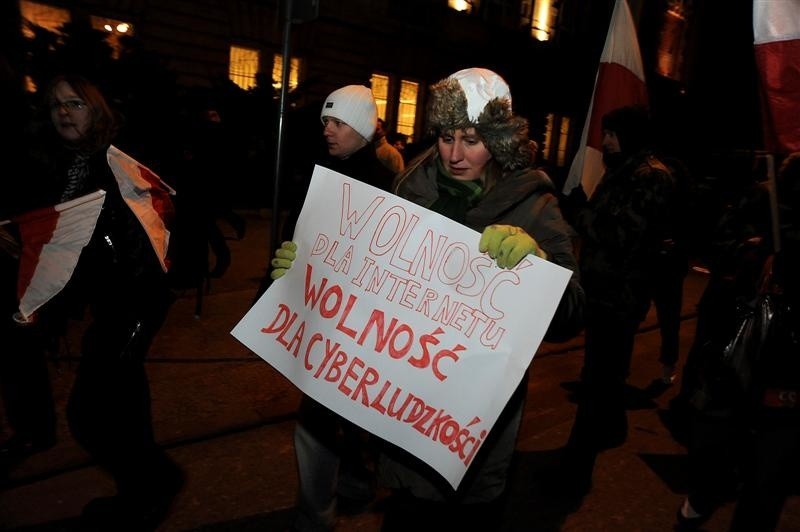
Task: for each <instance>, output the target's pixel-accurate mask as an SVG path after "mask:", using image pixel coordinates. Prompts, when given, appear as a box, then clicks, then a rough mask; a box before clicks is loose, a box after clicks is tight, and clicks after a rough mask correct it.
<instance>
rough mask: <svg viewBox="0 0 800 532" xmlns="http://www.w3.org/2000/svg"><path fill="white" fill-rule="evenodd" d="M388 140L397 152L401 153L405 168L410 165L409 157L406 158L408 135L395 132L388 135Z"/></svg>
mask: <svg viewBox="0 0 800 532" xmlns="http://www.w3.org/2000/svg"><path fill="white" fill-rule="evenodd" d="M386 140H387V141H388V142H389V144H391V145H392V146H394V147H395V148H396V149H397V151H399V152H400V155H401V156H402V157H403V167H404V168H405V165H406V164H407V163H408V157H407V156H406V155H407V154H406V146H407V145H408V135H406V134H405V133H400V132H394V133H388V134H387V135H386Z"/></svg>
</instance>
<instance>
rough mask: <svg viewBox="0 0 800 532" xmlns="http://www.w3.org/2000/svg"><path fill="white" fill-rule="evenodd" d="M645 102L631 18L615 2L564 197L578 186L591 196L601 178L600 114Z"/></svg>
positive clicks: (625, 8) (620, 2)
mask: <svg viewBox="0 0 800 532" xmlns="http://www.w3.org/2000/svg"><path fill="white" fill-rule="evenodd" d="M646 103H647V86H646V85H645V81H644V67H643V66H642V56H641V53H640V52H639V40H638V39H637V38H636V27H635V26H634V24H633V16H631V10H630V8H628V2H626V0H617V1H616V4H615V5H614V12H613V14H612V15H611V24H610V26H609V28H608V35H607V36H606V44H605V46H604V47H603V53H602V55H601V56H600V67H599V68H598V70H597V77H596V78H595V82H594V91H593V92H592V101H591V103H590V104H589V112H588V114H587V115H586V122H585V123H584V125H583V133H582V134H581V144H580V147H579V148H578V152H577V154H576V155H575V158H574V159H573V160H572V166H571V167H570V169H569V175H568V176H567V180H566V182H565V183H564V189H563V192H564V194H569V193H570V191H572V189H573V188H575V187H577V186H578V185H579V184H582V185H583V191H584V192H585V193H586V196H587V197H591V196H592V194H593V193H594V189H595V187H597V183H598V182H599V181H600V178H601V177H602V176H603V171H604V166H603V147H602V141H603V133H602V130H601V124H600V122H601V120H602V118H603V115H605V114H606V113H608V112H609V111H612V110H614V109H616V108H618V107H624V106H626V105H636V104H646Z"/></svg>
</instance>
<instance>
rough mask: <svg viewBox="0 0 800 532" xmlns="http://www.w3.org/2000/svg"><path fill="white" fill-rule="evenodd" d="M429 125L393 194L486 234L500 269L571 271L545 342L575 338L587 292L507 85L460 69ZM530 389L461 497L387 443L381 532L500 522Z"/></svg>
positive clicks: (494, 436)
mask: <svg viewBox="0 0 800 532" xmlns="http://www.w3.org/2000/svg"><path fill="white" fill-rule="evenodd" d="M426 119H427V127H428V129H429V130H430V132H431V135H432V138H434V139H435V143H434V144H433V145H432V146H431V147H430V148H428V149H427V150H426V151H425V152H424V153H423V154H421V155H420V156H419V157H418V158H416V159H415V160H414V161H413V162H412V163H411V164H410V165H409V166H408V167H407V168H406V170H405V171H404V172H403V173H402V174H400V175H399V176H398V178H397V185H396V186H395V189H394V190H395V193H396V194H397V195H399V196H400V197H402V198H405V199H407V200H410V201H412V202H414V203H417V204H419V205H422V206H424V207H426V208H428V209H431V210H432V211H435V212H437V213H439V214H442V215H444V216H446V217H448V218H450V219H451V220H454V221H456V222H459V223H461V224H464V225H466V226H468V227H471V228H473V229H475V230H476V231H480V232H482V235H481V239H480V242H475V245H476V246H478V247H479V250H480V251H481V252H484V251H486V252H488V253H489V256H490V257H492V258H493V259H495V260H497V261H498V264H501V265H502V267H507V268H511V267H514V266H515V265H516V264H517V263H518V262H519V261H520V260H521V259H522V258H523V257H524V256H526V255H528V254H530V255H536V256H537V257H539V258H542V259H545V260H548V261H551V262H553V263H555V264H558V265H560V266H563V267H565V268H567V269H569V270H572V271H573V272H574V273H573V276H572V278H571V279H570V281H569V284H568V286H567V288H566V290H565V292H564V295H563V296H562V299H561V301H560V303H559V306H558V309H557V311H556V313H555V316H554V318H553V320H552V322H551V323H550V327H549V328H548V331H547V334H546V337H545V338H546V339H547V340H549V341H563V340H565V339H568V338H570V337H572V336H574V335H576V334H578V333H579V332H580V330H581V328H582V325H583V306H584V294H583V290H582V288H581V285H580V283H579V281H578V273H577V264H576V261H575V256H574V254H573V249H572V242H571V237H570V228H569V226H568V225H567V223H566V222H565V220H564V219H563V217H562V216H561V212H560V209H559V206H558V200H557V198H556V195H555V194H556V191H555V188H554V186H553V183H552V182H551V181H550V179H549V178H548V177H547V176H546V175H545V174H543V173H541V172H538V171H536V170H534V169H532V168H531V166H530V165H531V160H532V155H531V152H530V149H531V144H530V142H529V139H528V124H527V121H526V120H525V119H524V118H522V117H520V116H517V115H515V114H514V113H513V111H512V109H511V93H510V90H509V87H508V85H507V84H506V82H505V80H503V79H502V78H501V77H500V76H499V75H498V74H496V73H495V72H492V71H490V70H486V69H483V68H467V69H465V70H461V71H459V72H456V73H454V74H452V75H451V76H448V77H447V78H445V79H443V80H441V81H439V82H438V83H436V84H435V85H433V86H432V87H431V92H430V101H429V106H428V109H427V114H426ZM507 252H508V253H509V254H510V255H513V256H514V257H515V259H514V260H512V261H511V262H507V258H508V257H507ZM527 383H528V379H527V373H526V376H525V378H523V379H522V380H521V382H520V383H519V385H518V387H517V389H516V391H515V392H514V393H513V395H512V397H511V398H510V399H509V401H508V403H507V404H506V406H505V408H504V410H503V411H502V413H501V414H500V416H499V418H498V420H497V422H496V423H495V425H494V427H493V428H492V430H491V432H490V433H489V435H488V436H487V439H486V440H485V443H484V445H483V446H482V447H481V450H480V451H479V453H478V455H477V457H476V459H475V461H474V463H473V464H472V466H471V468H470V470H469V471H468V472H467V475H466V477H465V478H464V480H463V481H462V483H461V485H460V486H459V488H458V489H457V490H453V489H452V487H451V486H450V485H449V484H448V483H447V482H445V481H444V479H443V478H442V477H441V476H439V475H438V474H437V473H436V472H435V471H434V470H433V469H432V468H431V467H430V466H428V465H427V464H425V463H424V462H422V461H421V460H419V459H417V458H415V457H414V456H412V455H411V454H409V453H408V452H406V451H405V450H403V449H401V448H400V447H397V446H394V445H389V444H386V445H385V446H384V448H383V452H382V453H381V460H380V478H381V481H382V483H384V484H385V485H386V486H388V487H389V488H391V489H392V491H393V497H392V498H391V502H390V505H389V506H388V508H387V511H386V514H385V517H384V524H383V527H384V529H385V530H390V531H393V530H398V531H400V530H402V531H406V530H414V529H419V528H421V527H422V528H426V529H428V528H430V529H442V530H444V529H451V528H453V529H462V530H466V529H468V530H491V529H492V528H493V526H495V525H496V523H497V519H498V512H499V511H500V504H501V502H502V495H503V493H504V490H505V485H506V477H507V473H508V468H509V465H510V462H511V457H512V454H513V451H514V447H515V443H516V438H517V433H518V430H519V426H520V422H521V417H522V409H523V405H524V402H525V396H526V392H527Z"/></svg>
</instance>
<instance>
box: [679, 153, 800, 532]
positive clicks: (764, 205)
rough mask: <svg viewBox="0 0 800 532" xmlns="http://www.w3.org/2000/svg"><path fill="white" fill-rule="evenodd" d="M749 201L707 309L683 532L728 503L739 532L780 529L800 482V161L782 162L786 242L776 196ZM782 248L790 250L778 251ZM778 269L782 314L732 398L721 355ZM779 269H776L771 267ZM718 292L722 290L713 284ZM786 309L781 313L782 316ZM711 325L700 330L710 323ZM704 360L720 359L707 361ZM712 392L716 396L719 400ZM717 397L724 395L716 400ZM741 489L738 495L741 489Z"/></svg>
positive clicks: (730, 225)
mask: <svg viewBox="0 0 800 532" xmlns="http://www.w3.org/2000/svg"><path fill="white" fill-rule="evenodd" d="M758 188H759V190H760V191H761V193H760V194H757V193H755V194H754V193H752V191H750V192H748V193H747V194H746V197H745V198H743V203H740V204H739V205H738V206H737V207H738V208H736V209H732V211H731V212H730V213H729V214H728V215H727V216H723V218H722V220H721V221H720V225H719V227H718V231H717V234H716V238H715V241H714V244H715V249H716V251H717V256H716V257H715V261H714V263H713V265H712V271H711V275H712V277H711V280H710V281H709V285H708V288H707V289H706V292H704V294H703V298H702V300H701V304H700V306H699V308H698V336H697V338H696V340H695V344H696V346H697V347H696V350H695V352H694V353H693V356H694V357H695V363H694V364H692V366H691V367H690V366H689V365H688V364H687V366H686V369H685V370H684V373H686V372H688V371H689V370H692V371H693V372H694V375H692V377H693V378H692V379H691V382H692V387H691V388H690V389H687V390H686V392H685V393H686V394H687V396H689V400H690V403H691V405H692V408H693V410H692V424H691V431H690V434H689V445H688V456H689V484H690V490H689V495H688V496H687V497H686V498H685V499H684V501H683V502H682V504H681V505H680V507H679V508H678V511H677V516H676V517H677V523H676V530H681V531H684V530H686V531H688V530H698V529H700V527H701V526H702V525H703V524H704V523H705V522H706V521H707V520H708V519H709V518H710V517H711V515H713V513H714V512H715V510H716V509H717V508H718V507H719V506H720V505H721V504H722V503H724V502H725V501H726V500H729V499H731V498H736V507H735V510H734V513H733V519H732V521H731V526H730V530H732V531H735V532H745V531H748V532H749V531H752V530H757V531H771V530H776V529H777V527H778V525H779V521H780V516H781V513H782V511H783V507H784V505H785V502H786V499H787V498H788V497H789V496H790V495H791V494H792V493H794V492H795V490H796V489H797V479H798V476H799V475H800V459H798V456H800V455H798V451H800V413H799V411H798V408H800V406H798V402H797V397H798V395H800V358H799V357H798V356H797V354H798V353H800V346H799V345H798V343H799V342H800V320H798V317H797V308H798V304H800V299H799V296H798V295H799V294H800V292H798V284H797V283H798V277H797V274H796V272H797V271H798V269H799V268H800V207H799V206H800V152H795V153H792V154H790V155H789V156H787V157H786V158H785V159H784V161H783V162H782V164H781V166H780V169H779V172H778V176H777V187H776V191H777V192H776V193H777V198H778V202H777V203H778V213H777V217H778V220H779V225H780V232H779V235H780V237H779V239H778V240H775V239H773V238H772V235H771V231H772V227H771V224H770V221H771V214H772V213H771V211H770V200H769V192H768V190H767V188H766V187H764V186H759V187H758ZM777 242H780V250H779V251H775V250H776V248H777V247H778V246H777V245H776V244H777ZM765 265H766V266H767V268H766V270H768V271H769V270H771V276H772V280H771V283H772V288H771V293H772V297H773V298H774V299H773V302H774V305H775V306H773V309H777V310H773V317H771V321H770V328H771V330H770V331H769V333H768V334H765V337H766V338H767V345H766V346H764V345H761V344H760V343H757V344H756V345H753V344H748V348H749V349H751V350H752V349H762V348H763V350H762V351H761V352H759V353H750V356H751V364H752V368H751V375H752V384H751V386H750V387H749V388H746V389H743V390H742V391H741V395H740V394H734V395H729V394H724V393H723V392H724V391H725V389H723V388H720V387H709V386H703V383H704V382H710V383H715V382H720V381H722V380H723V378H724V377H725V375H723V374H721V373H715V372H719V371H723V370H729V368H724V367H722V366H720V365H719V364H713V363H709V362H713V361H714V360H719V358H720V355H719V353H721V352H722V350H723V348H724V346H726V345H728V344H729V342H731V339H732V338H734V337H735V336H737V335H738V334H740V331H739V323H741V315H742V312H741V310H742V309H746V308H748V302H751V301H753V299H754V296H755V294H756V293H757V291H758V287H759V284H760V283H761V282H762V281H763V279H762V275H763V272H764V271H765ZM770 266H771V268H770ZM712 283H713V284H712ZM778 307H780V308H778ZM701 318H702V319H703V320H704V321H706V322H708V323H710V325H709V326H706V327H705V328H704V330H702V331H701V330H700V328H699V322H700V319H701ZM704 355H709V356H711V357H713V358H712V359H711V360H703V358H705V357H704ZM709 392H711V393H709ZM714 392H716V396H715V393H714ZM737 488H738V489H737Z"/></svg>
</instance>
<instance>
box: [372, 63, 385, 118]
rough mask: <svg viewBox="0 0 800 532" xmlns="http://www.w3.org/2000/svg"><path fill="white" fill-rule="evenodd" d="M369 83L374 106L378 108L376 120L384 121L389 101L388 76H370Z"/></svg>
mask: <svg viewBox="0 0 800 532" xmlns="http://www.w3.org/2000/svg"><path fill="white" fill-rule="evenodd" d="M369 81H370V85H371V86H372V97H373V98H375V105H377V106H378V118H381V119H383V120H386V104H387V103H388V101H389V76H384V75H381V74H372V77H371V78H370V80H369Z"/></svg>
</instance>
